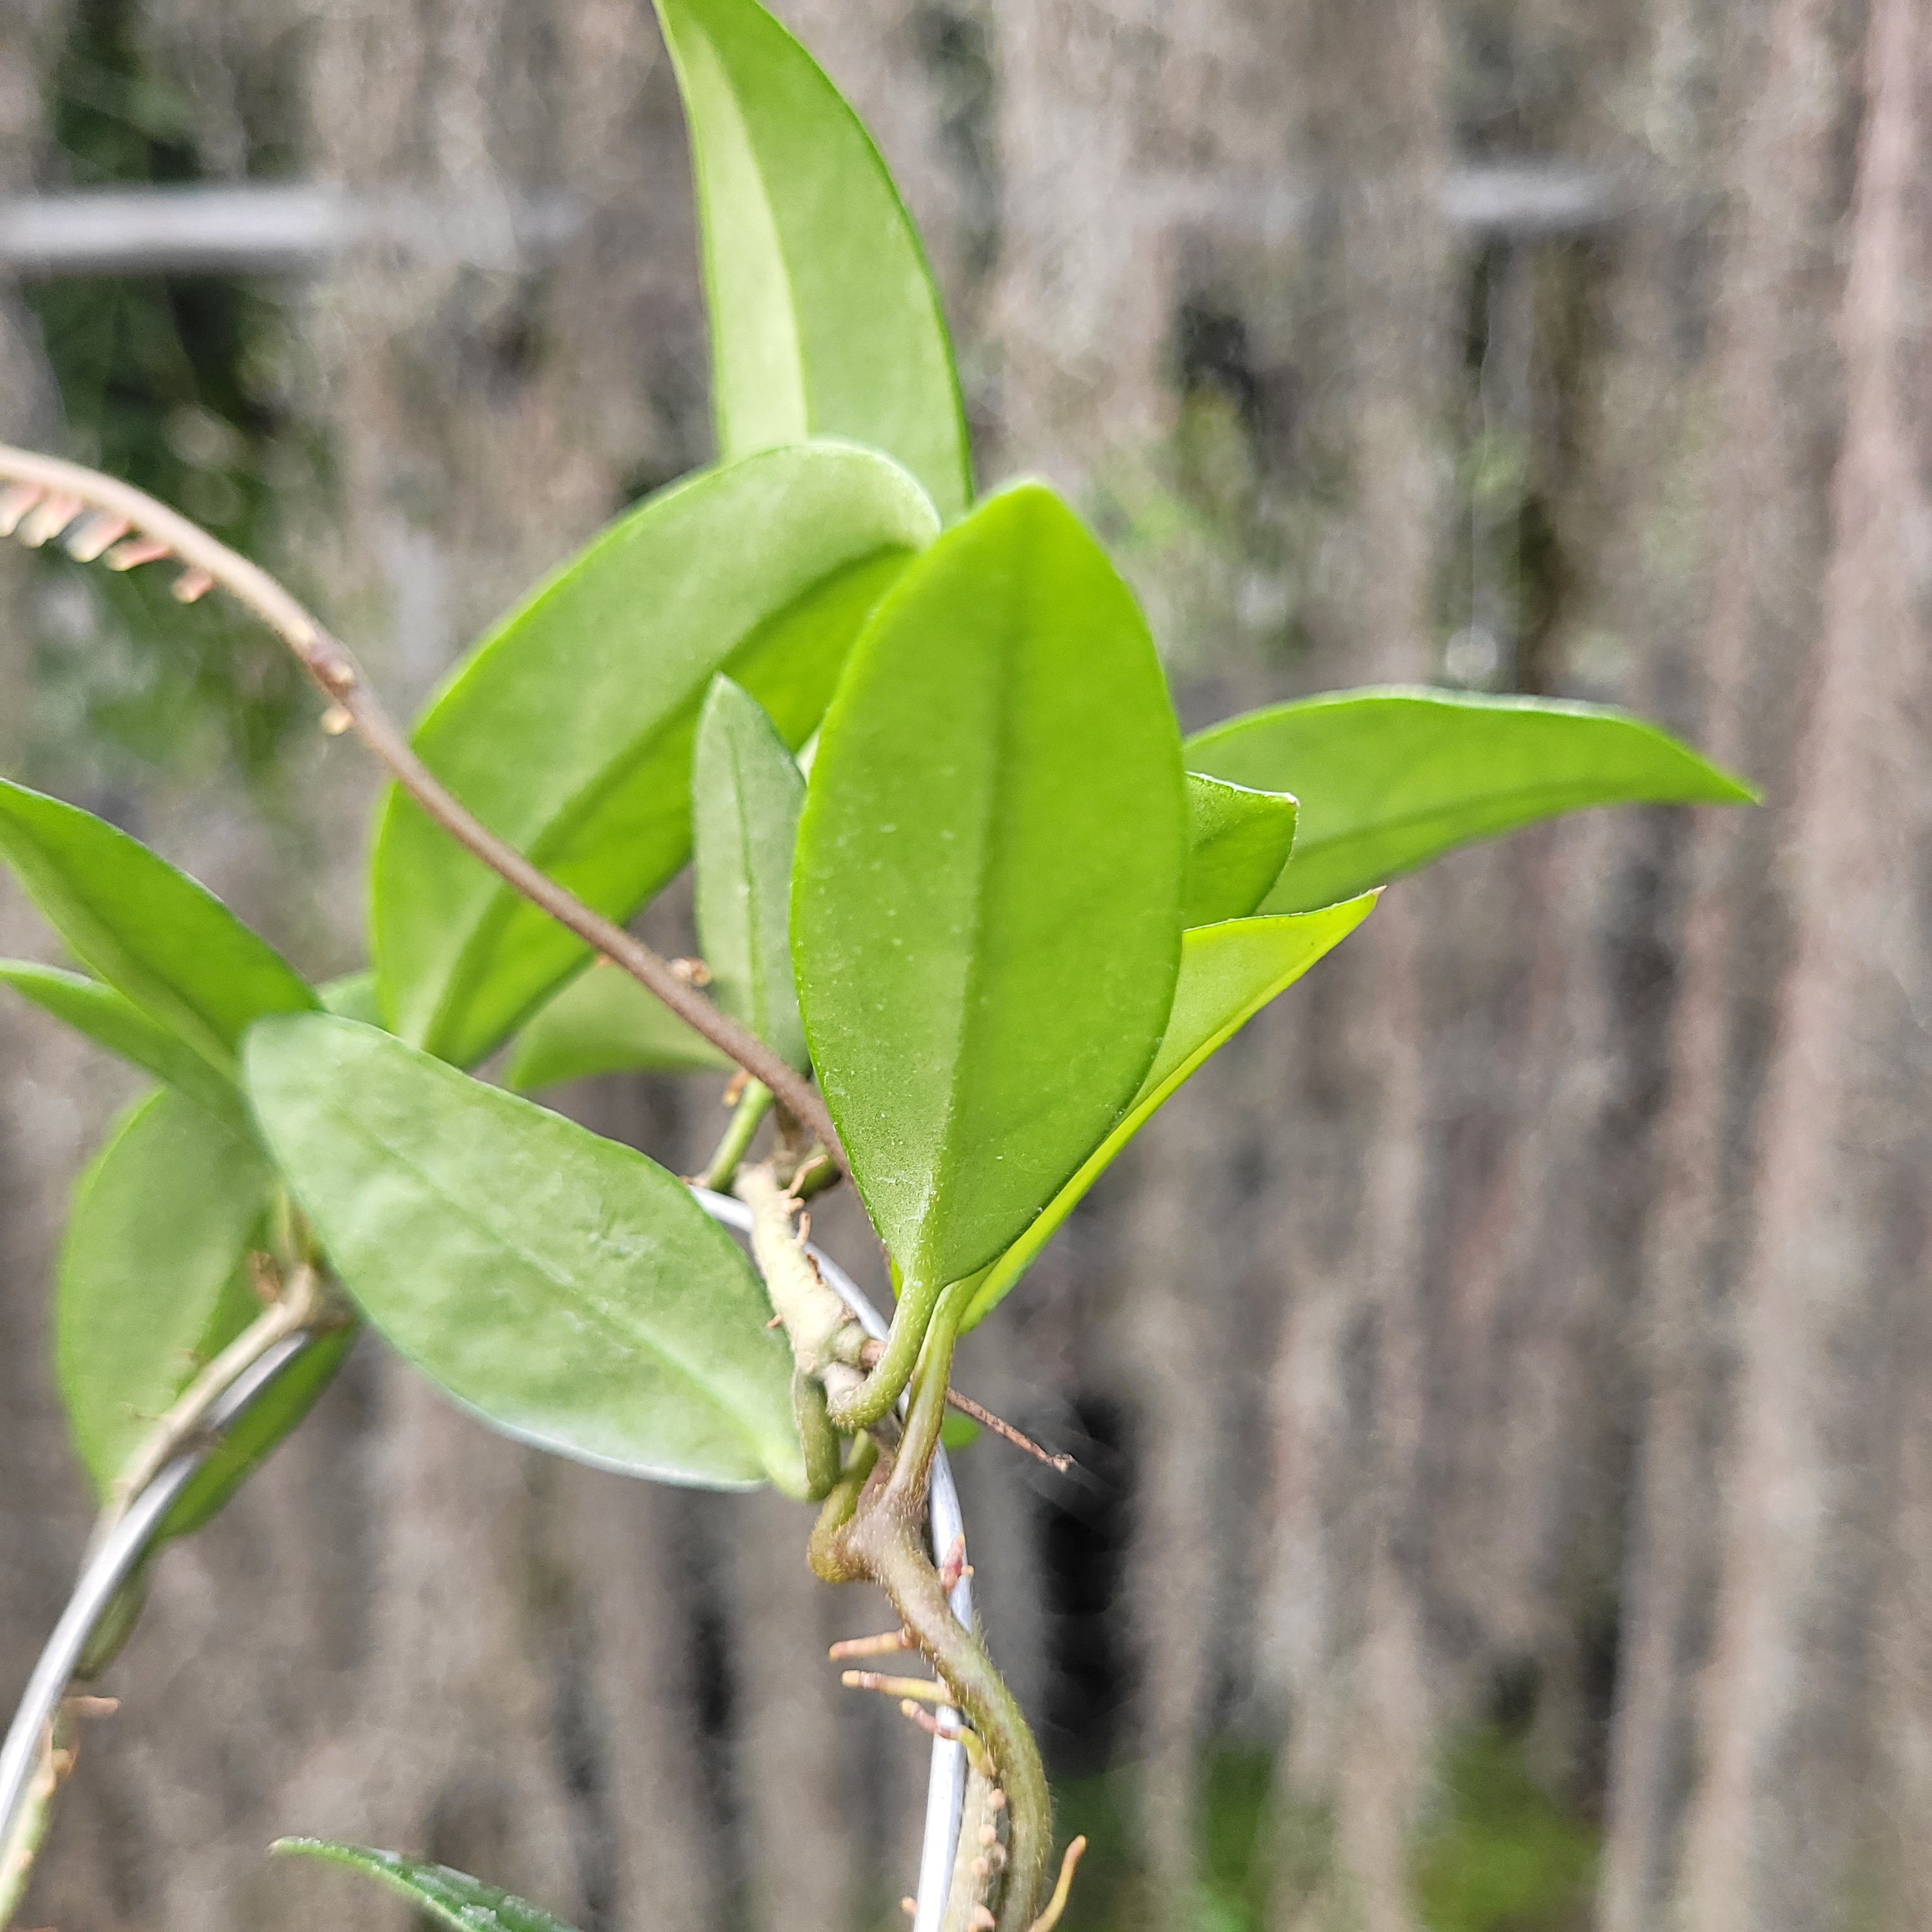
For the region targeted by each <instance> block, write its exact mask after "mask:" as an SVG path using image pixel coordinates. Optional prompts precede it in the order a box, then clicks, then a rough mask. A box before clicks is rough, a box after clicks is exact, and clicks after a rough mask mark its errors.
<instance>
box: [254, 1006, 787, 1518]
mask: <svg viewBox="0 0 1932 1932" xmlns="http://www.w3.org/2000/svg"><path fill="white" fill-rule="evenodd" d="M245 1064H246V1071H247V1076H248V1091H249V1094H250V1096H251V1098H252V1099H253V1100H254V1103H255V1110H256V1112H257V1115H259V1116H260V1119H261V1121H262V1125H263V1130H264V1132H265V1133H266V1136H267V1139H268V1142H269V1146H270V1148H272V1151H273V1152H274V1154H275V1158H276V1160H277V1161H278V1163H279V1164H280V1166H281V1170H282V1172H283V1174H284V1176H285V1177H286V1178H287V1181H288V1184H289V1186H290V1188H291V1189H292V1190H293V1192H294V1193H295V1196H296V1200H297V1201H298V1202H299V1203H300V1205H301V1206H302V1210H303V1211H304V1212H305V1214H307V1215H308V1217H309V1219H310V1220H311V1222H312V1223H313V1224H314V1227H315V1229H316V1231H317V1234H318V1235H319V1236H320V1239H321V1242H322V1246H323V1251H324V1252H325V1253H326V1254H327V1255H328V1256H329V1262H330V1265H331V1266H332V1268H334V1270H335V1272H336V1274H337V1275H338V1277H339V1278H340V1279H341V1281H342V1282H343V1283H344V1286H346V1287H347V1289H348V1290H349V1292H350V1295H353V1297H354V1298H355V1299H356V1302H357V1303H358V1304H359V1306H360V1307H362V1310H363V1311H364V1313H365V1314H367V1316H368V1318H369V1319H370V1321H371V1323H372V1324H373V1325H374V1327H375V1328H377V1330H379V1331H380V1332H381V1334H383V1336H384V1337H386V1338H387V1340H389V1342H390V1343H392V1344H393V1345H394V1346H395V1347H396V1348H397V1349H399V1350H401V1352H402V1353H403V1354H404V1355H407V1357H408V1358H410V1360H411V1361H413V1362H414V1363H415V1364H416V1366H417V1367H419V1368H420V1369H422V1370H423V1372H424V1373H425V1374H427V1375H428V1376H430V1377H431V1379H432V1380H434V1381H435V1382H437V1383H439V1384H440V1385H441V1386H442V1387H443V1388H445V1389H446V1390H447V1391H449V1393H450V1394H452V1395H454V1396H455V1397H457V1398H458V1400H460V1401H461V1402H463V1403H465V1404H466V1405H467V1406H469V1407H470V1408H471V1409H473V1410H474V1411H475V1412H476V1413H477V1414H478V1415H480V1416H481V1418H483V1419H484V1421H487V1422H488V1423H489V1424H490V1425H491V1426H492V1427H494V1428H496V1429H498V1430H502V1432H503V1433H505V1434H506V1435H510V1436H516V1437H517V1438H519V1439H521V1440H523V1441H524V1442H533V1443H535V1444H537V1445H538V1446H539V1447H541V1448H547V1449H551V1450H554V1451H556V1452H557V1453H558V1454H561V1455H565V1456H568V1457H573V1458H574V1459H575V1460H577V1461H580V1462H584V1463H591V1464H593V1465H595V1466H597V1467H598V1468H601V1469H616V1470H619V1471H622V1472H626V1473H628V1474H631V1475H646V1476H654V1477H656V1478H659V1479H661V1480H662V1481H666V1482H677V1483H689V1484H699V1485H702V1486H704V1487H711V1488H718V1489H742V1488H748V1487H751V1486H752V1485H754V1484H757V1483H758V1482H759V1481H761V1480H763V1478H765V1477H766V1476H767V1475H769V1476H770V1477H771V1478H772V1479H773V1480H775V1481H777V1482H778V1483H779V1484H781V1486H783V1487H786V1488H787V1489H790V1490H794V1491H796V1490H802V1485H803V1481H804V1469H803V1463H802V1455H801V1452H800V1451H799V1444H798V1439H797V1436H796V1431H795V1430H794V1428H793V1422H792V1412H791V1360H790V1353H789V1352H788V1350H787V1348H786V1346H785V1345H784V1342H783V1341H782V1340H781V1339H780V1338H779V1337H778V1336H776V1335H774V1334H771V1333H769V1332H768V1331H767V1330H766V1328H765V1326H764V1324H765V1322H766V1319H768V1317H769V1313H770V1309H769V1304H768V1303H767V1302H766V1299H765V1295H764V1291H763V1287H762V1286H761V1285H760V1283H759V1281H758V1279H757V1276H756V1275H754V1274H753V1273H752V1272H751V1265H750V1264H749V1263H748V1262H747V1261H746V1260H745V1257H744V1256H743V1255H742V1253H740V1252H739V1250H738V1248H737V1247H736V1245H735V1244H733V1241H731V1238H730V1236H729V1235H727V1234H725V1233H724V1231H723V1229H721V1228H720V1227H718V1225H717V1224H716V1223H715V1222H714V1221H712V1220H711V1219H710V1217H709V1216H708V1215H707V1214H705V1212H704V1211H703V1209H702V1208H700V1207H699V1206H698V1205H697V1202H694V1200H693V1199H691V1196H690V1194H689V1193H688V1190H686V1189H685V1187H684V1186H683V1185H682V1183H681V1182H679V1181H678V1180H677V1179H676V1178H675V1177H674V1176H673V1175H669V1174H667V1173H666V1172H664V1169H662V1168H661V1167H658V1166H656V1165H655V1163H652V1162H651V1161H649V1160H646V1159H645V1158H644V1157H643V1155H642V1154H638V1153H637V1152H635V1151H634V1150H633V1149H631V1148H626V1147H621V1146H619V1145H618V1144H617V1143H616V1142H614V1141H607V1140H604V1139H600V1138H599V1137H598V1136H597V1135H595V1134H593V1133H589V1132H588V1131H587V1130H585V1129H584V1128H582V1127H578V1126H577V1124H575V1123H574V1121H566V1120H564V1119H562V1118H560V1117H559V1115H555V1114H552V1113H549V1112H545V1111H544V1109H542V1108H541V1107H537V1106H532V1104H531V1103H529V1102H528V1101H526V1100H518V1099H517V1098H516V1097H514V1095H511V1094H504V1093H501V1092H499V1091H497V1090H496V1088H493V1087H486V1086H484V1085H483V1084H482V1083H481V1082H480V1081H476V1080H472V1079H470V1078H469V1076H468V1075H466V1074H463V1073H458V1072H457V1071H456V1070H455V1069H454V1068H452V1067H448V1066H446V1065H444V1064H442V1063H441V1062H440V1061H436V1060H434V1059H432V1058H430V1057H429V1056H428V1055H425V1054H422V1053H419V1052H416V1050H415V1049H413V1048H411V1047H408V1046H404V1044H403V1043H401V1041H399V1040H395V1039H392V1037H390V1036H389V1035H388V1034H383V1033H380V1032H377V1031H376V1030H375V1029H374V1028H370V1027H364V1026H359V1025H356V1024H355V1023H354V1022H353V1021H348V1020H339V1019H334V1018H332V1017H326V1016H311V1017H305V1018H303V1019H294V1020H275V1021H270V1022H266V1023H265V1024H264V1025H261V1026H260V1027H257V1028H256V1029H255V1031H254V1032H253V1033H252V1034H251V1035H250V1036H249V1039H248V1051H247V1055H246V1062H245Z"/></svg>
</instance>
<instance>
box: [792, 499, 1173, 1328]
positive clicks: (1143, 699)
mask: <svg viewBox="0 0 1932 1932" xmlns="http://www.w3.org/2000/svg"><path fill="white" fill-rule="evenodd" d="M1183 838H1184V808H1183V804H1182V796H1181V761H1180V757H1179V748H1178V744H1177V742H1176V739H1175V726H1174V716H1173V713H1172V711H1171V710H1170V709H1169V705H1168V700H1167V692H1166V686H1165V684H1164V682H1163V679H1162V676H1161V670H1160V664H1159V662H1158V661H1157V658H1156V657H1155V655H1154V646H1153V643H1152V640H1151V639H1150V638H1149V637H1148V633H1147V627H1146V625H1145V622H1144V621H1143V620H1142V616H1141V614H1140V612H1139V610H1138V608H1137V607H1136V605H1135V603H1134V601H1133V596H1132V595H1131V594H1130V592H1129V591H1128V590H1127V586H1125V585H1124V583H1122V582H1121V580H1120V578H1119V577H1118V576H1117V575H1116V574H1115V571H1114V569H1113V568H1112V565H1110V564H1109V562H1108V561H1107V559H1106V556H1104V555H1103V553H1102V552H1101V550H1100V547H1099V546H1098V545H1097V544H1096V543H1095V542H1094V540H1093V538H1091V536H1089V535H1088V533H1087V532H1086V531H1085V529H1083V528H1082V526H1081V525H1080V523H1079V521H1078V520H1076V518H1075V517H1074V516H1073V513H1072V512H1071V511H1069V510H1068V509H1067V508H1065V506H1064V505H1062V504H1061V502H1059V501H1058V499H1056V498H1055V496H1053V495H1052V493H1051V492H1050V491H1049V490H1046V489H1045V488H1043V487H1040V486H1039V485H1037V484H1029V485H1025V486H1022V487H1019V488H1016V489H1013V490H1006V491H1004V492H1002V493H1001V494H999V495H998V496H993V497H991V498H989V499H988V500H987V501H986V502H985V503H983V504H982V505H980V508H978V509H977V510H975V511H974V512H973V513H972V514H971V516H969V517H967V518H966V519H965V521H964V522H962V523H959V524H957V525H956V526H954V528H953V529H952V530H950V531H949V532H947V535H944V536H943V537H942V538H941V539H940V540H939V541H938V543H937V544H935V545H934V546H933V547H932V550H929V552H928V553H926V556H924V557H923V558H922V559H920V560H919V562H918V563H917V564H916V565H913V568H912V569H911V570H910V571H908V572H907V575H906V577H905V578H904V580H902V582H901V583H900V585H899V586H898V588H897V589H895V592H893V594H892V596H891V597H889V598H888V599H887V600H886V602H885V603H884V604H882V605H881V606H880V610H879V611H878V613H877V616H875V617H874V619H873V621H872V622H871V624H870V625H868V626H867V628H866V629H865V633H864V634H863V635H862V637H860V639H859V643H858V644H857V645H856V647H855V648H854V649H853V656H852V661H851V664H850V667H848V669H847V673H846V676H845V677H844V680H843V682H841V685H840V686H839V688H838V696H837V697H835V699H834V700H833V703H832V709H831V710H830V712H829V714H828V715H827V716H826V721H825V727H824V730H823V734H822V735H821V736H820V742H819V748H818V754H817V760H816V761H815V762H814V765H813V766H812V773H811V785H810V788H809V790H808V794H807V796H806V799H805V816H804V818H803V820H802V823H801V825H800V827H799V845H798V858H797V865H796V875H795V878H794V883H793V907H792V933H793V952H794V956H795V959H796V966H797V971H798V981H799V996H800V1003H801V1004H802V1007H803V1010H804V1014H805V1035H806V1037H807V1039H808V1041H809V1042H810V1043H811V1057H812V1061H813V1063H814V1065H815V1066H816V1067H817V1069H818V1073H819V1078H820V1082H822V1084H823V1087H824V1090H825V1095H826V1101H827V1103H828V1104H829V1106H830V1108H831V1109H832V1118H834V1120H835V1121H836V1122H837V1124H838V1131H839V1134H840V1136H841V1138H842V1139H843V1140H844V1144H845V1151H846V1152H847V1154H848V1155H849V1156H850V1159H851V1162H852V1167H853V1175H854V1176H855V1178H856V1180H857V1181H858V1184H859V1191H860V1193H861V1194H862V1196H863V1197H864V1199H865V1205H866V1207H867V1208H868V1210H869V1211H870V1212H871V1217H872V1220H873V1225H874V1226H875V1227H876V1228H877V1229H878V1231H879V1232H880V1235H881V1236H882V1237H883V1238H884V1240H885V1241H886V1245H887V1247H889V1249H890V1250H891V1251H892V1256H893V1258H894V1259H895V1260H896V1262H898V1265H899V1267H900V1268H901V1269H902V1270H903V1271H904V1274H905V1276H906V1277H907V1282H908V1284H909V1287H908V1292H910V1284H915V1283H916V1284H920V1285H922V1286H927V1287H929V1286H931V1285H932V1284H933V1283H938V1282H941V1281H951V1280H957V1279H959V1278H960V1277H963V1276H965V1275H966V1274H970V1273H971V1271H973V1270H974V1269H975V1268H978V1267H980V1265H982V1264H983V1263H984V1262H988V1261H990V1260H991V1259H992V1258H993V1257H994V1256H995V1255H997V1254H998V1253H1000V1252H1001V1250H1003V1249H1004V1248H1005V1247H1007V1246H1008V1245H1009V1244H1010V1243H1011V1242H1012V1241H1013V1239H1014V1238H1015V1237H1016V1235H1019V1232H1020V1231H1021V1230H1022V1229H1023V1228H1024V1227H1025V1226H1026V1224H1027V1223H1028V1221H1030V1220H1031V1219H1032V1218H1033V1217H1034V1215H1035V1214H1037V1212H1038V1211H1039V1210H1040V1207H1041V1206H1042V1205H1043V1203H1045V1202H1047V1201H1049V1200H1050V1199H1052V1196H1053V1195H1054V1193H1055V1191H1056V1190H1058V1188H1059V1187H1060V1186H1061V1184H1062V1183H1063V1182H1064V1181H1065V1180H1066V1179H1067V1177H1068V1176H1069V1175H1070V1174H1072V1172H1073V1170H1074V1169H1076V1167H1077V1166H1079V1164H1080V1161H1081V1160H1082V1157H1083V1156H1084V1155H1085V1154H1086V1152H1087V1151H1088V1149H1089V1148H1091V1147H1092V1146H1093V1145H1094V1143H1095V1142H1097V1140H1099V1139H1100V1138H1101V1137H1102V1136H1103V1135H1104V1134H1106V1133H1107V1132H1108V1131H1109V1130H1110V1129H1111V1128H1112V1127H1113V1125H1114V1124H1115V1121H1117V1120H1118V1118H1119V1117H1120V1114H1121V1109H1123V1108H1124V1106H1126V1105H1127V1102H1128V1101H1129V1100H1130V1099H1131V1098H1132V1097H1133V1093H1134V1091H1135V1089H1136V1088H1137V1087H1138V1086H1139V1084H1140V1081H1141V1078H1142V1076H1143V1075H1144V1074H1145V1073H1146V1071H1147V1069H1148V1066H1149V1064H1151V1061H1152V1060H1153V1058H1154V1048H1155V1046H1157V1043H1159V1040H1160V1033H1161V1028H1162V1025H1163V1022H1164V1021H1165V1020H1166V1016H1167V1010H1168V1007H1169V1002H1170V1001H1171V1000H1172V997H1173V990H1174V979H1175V972H1176V970H1177V968H1178V950H1179V947H1178V939H1179V932H1180V917H1179V912H1180V887H1181V864H1182V859H1183Z"/></svg>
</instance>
